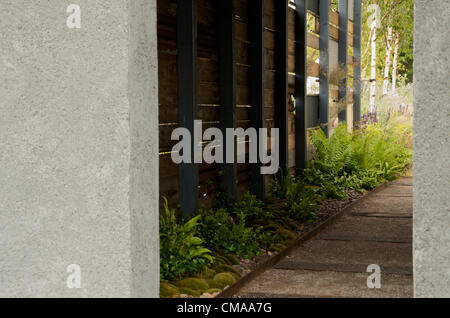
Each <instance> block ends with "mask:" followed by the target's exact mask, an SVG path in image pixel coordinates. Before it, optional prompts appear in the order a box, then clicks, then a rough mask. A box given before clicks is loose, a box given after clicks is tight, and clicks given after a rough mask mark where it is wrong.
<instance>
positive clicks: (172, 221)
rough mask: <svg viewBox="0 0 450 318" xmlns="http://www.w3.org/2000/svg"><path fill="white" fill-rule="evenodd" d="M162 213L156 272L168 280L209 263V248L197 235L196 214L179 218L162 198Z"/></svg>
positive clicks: (211, 260)
mask: <svg viewBox="0 0 450 318" xmlns="http://www.w3.org/2000/svg"><path fill="white" fill-rule="evenodd" d="M164 209H165V216H161V217H160V230H159V231H160V234H159V236H160V254H161V256H160V258H161V261H160V276H161V280H171V279H175V278H179V277H182V276H186V275H191V274H195V273H197V272H199V271H201V270H202V269H204V268H206V267H208V266H210V265H211V264H212V263H213V257H212V255H211V251H210V250H208V249H207V248H205V247H204V246H203V241H202V239H201V238H200V237H198V236H197V230H198V228H199V226H200V224H199V223H198V221H199V219H200V216H199V215H198V216H196V217H194V218H192V219H190V220H188V221H187V222H184V221H182V220H179V219H178V218H177V216H176V212H175V209H169V207H168V204H167V199H166V198H164Z"/></svg>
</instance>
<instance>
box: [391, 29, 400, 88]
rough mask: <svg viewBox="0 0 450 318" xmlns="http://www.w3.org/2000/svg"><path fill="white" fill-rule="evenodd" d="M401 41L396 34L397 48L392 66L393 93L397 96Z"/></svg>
mask: <svg viewBox="0 0 450 318" xmlns="http://www.w3.org/2000/svg"><path fill="white" fill-rule="evenodd" d="M399 42H400V39H399V35H398V33H395V48H394V64H393V65H392V93H394V94H395V89H396V87H397V61H398V45H399Z"/></svg>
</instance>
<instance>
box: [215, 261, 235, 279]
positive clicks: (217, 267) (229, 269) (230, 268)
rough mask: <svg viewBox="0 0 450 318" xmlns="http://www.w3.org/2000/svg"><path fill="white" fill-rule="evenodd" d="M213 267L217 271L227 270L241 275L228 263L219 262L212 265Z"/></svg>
mask: <svg viewBox="0 0 450 318" xmlns="http://www.w3.org/2000/svg"><path fill="white" fill-rule="evenodd" d="M214 269H215V271H216V272H217V273H222V272H229V273H233V274H236V275H238V276H239V277H241V274H240V273H239V272H238V271H237V270H235V269H234V268H233V267H231V266H230V265H225V264H219V265H216V266H214Z"/></svg>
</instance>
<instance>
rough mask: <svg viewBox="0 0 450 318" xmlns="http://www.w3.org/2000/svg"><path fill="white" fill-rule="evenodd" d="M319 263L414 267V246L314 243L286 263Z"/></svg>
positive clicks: (343, 242) (323, 241)
mask: <svg viewBox="0 0 450 318" xmlns="http://www.w3.org/2000/svg"><path fill="white" fill-rule="evenodd" d="M290 261H297V262H308V263H319V264H358V265H359V264H365V265H370V264H378V265H380V266H401V267H411V266H412V245H411V244H404V243H384V242H367V241H329V240H317V239H315V240H311V241H309V242H306V243H305V244H303V245H302V246H301V247H300V248H298V249H296V250H294V251H293V252H292V253H291V254H290V255H288V256H287V257H286V258H285V259H284V260H283V261H281V262H280V263H279V264H282V263H283V262H290Z"/></svg>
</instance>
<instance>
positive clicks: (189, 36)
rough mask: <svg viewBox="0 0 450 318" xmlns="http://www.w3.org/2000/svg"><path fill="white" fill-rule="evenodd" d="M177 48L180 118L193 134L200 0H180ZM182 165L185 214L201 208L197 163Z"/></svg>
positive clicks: (181, 199) (181, 197) (181, 195)
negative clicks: (198, 4) (198, 7)
mask: <svg viewBox="0 0 450 318" xmlns="http://www.w3.org/2000/svg"><path fill="white" fill-rule="evenodd" d="M177 51H178V60H177V64H178V121H179V125H180V127H184V128H187V129H189V131H190V132H191V136H194V120H195V119H196V118H197V0H178V1H177ZM191 147H192V148H191V154H192V159H191V160H192V163H181V164H180V165H179V177H178V191H179V202H180V205H181V211H182V213H183V215H184V216H186V215H188V214H189V213H196V212H197V210H198V166H197V164H195V163H194V148H195V145H194V143H193V142H192V144H191Z"/></svg>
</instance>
